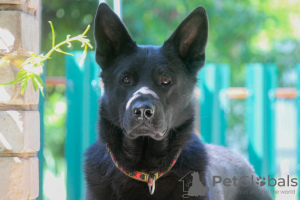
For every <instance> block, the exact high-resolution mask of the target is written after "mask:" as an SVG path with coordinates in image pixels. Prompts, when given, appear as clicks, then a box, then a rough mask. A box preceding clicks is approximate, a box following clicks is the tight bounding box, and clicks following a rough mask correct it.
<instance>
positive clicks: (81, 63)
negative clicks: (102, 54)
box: [79, 45, 87, 66]
mask: <svg viewBox="0 0 300 200" xmlns="http://www.w3.org/2000/svg"><path fill="white" fill-rule="evenodd" d="M86 55H87V45H85V46H84V50H83V53H82V55H81V60H80V62H79V66H82V65H83V62H84V60H85V58H86Z"/></svg>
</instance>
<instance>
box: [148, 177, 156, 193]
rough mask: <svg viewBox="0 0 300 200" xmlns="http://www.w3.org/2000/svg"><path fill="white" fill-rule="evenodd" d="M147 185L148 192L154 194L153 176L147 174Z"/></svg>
mask: <svg viewBox="0 0 300 200" xmlns="http://www.w3.org/2000/svg"><path fill="white" fill-rule="evenodd" d="M148 186H149V192H150V194H151V195H153V194H154V191H155V176H149V178H148Z"/></svg>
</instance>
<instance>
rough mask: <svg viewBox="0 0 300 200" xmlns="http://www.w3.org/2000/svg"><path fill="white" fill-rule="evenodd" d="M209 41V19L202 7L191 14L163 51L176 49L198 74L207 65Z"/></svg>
mask: <svg viewBox="0 0 300 200" xmlns="http://www.w3.org/2000/svg"><path fill="white" fill-rule="evenodd" d="M207 39H208V19H207V15H206V11H205V9H204V8H203V7H202V6H201V7H198V8H196V9H195V10H194V11H193V12H192V13H191V14H189V15H188V16H187V17H186V18H185V19H184V20H183V22H181V24H180V25H179V26H178V27H177V29H176V30H175V31H174V33H173V34H172V35H171V37H170V38H169V39H168V40H167V41H165V43H164V45H163V47H162V49H163V50H165V51H167V52H168V51H169V49H170V48H172V49H174V50H175V52H176V54H179V56H180V57H181V58H182V60H183V61H184V62H185V63H186V64H187V66H188V67H189V69H190V70H191V71H192V72H198V70H199V69H200V68H201V67H203V65H204V63H205V47H206V43H207Z"/></svg>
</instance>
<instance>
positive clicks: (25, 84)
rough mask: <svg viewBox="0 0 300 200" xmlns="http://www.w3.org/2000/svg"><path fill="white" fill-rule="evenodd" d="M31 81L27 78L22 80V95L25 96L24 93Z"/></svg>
mask: <svg viewBox="0 0 300 200" xmlns="http://www.w3.org/2000/svg"><path fill="white" fill-rule="evenodd" d="M29 80H30V78H29V77H26V78H24V79H23V80H22V82H21V87H22V90H21V95H23V94H24V92H25V90H26V88H27V85H28V81H29Z"/></svg>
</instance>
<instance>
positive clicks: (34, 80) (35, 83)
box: [31, 77, 39, 91]
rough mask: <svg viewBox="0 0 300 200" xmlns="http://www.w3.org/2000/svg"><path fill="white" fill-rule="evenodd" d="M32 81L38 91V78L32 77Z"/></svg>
mask: <svg viewBox="0 0 300 200" xmlns="http://www.w3.org/2000/svg"><path fill="white" fill-rule="evenodd" d="M31 81H32V85H33V89H34V91H37V90H38V89H39V86H38V83H37V81H36V79H35V78H34V77H32V79H31Z"/></svg>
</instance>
